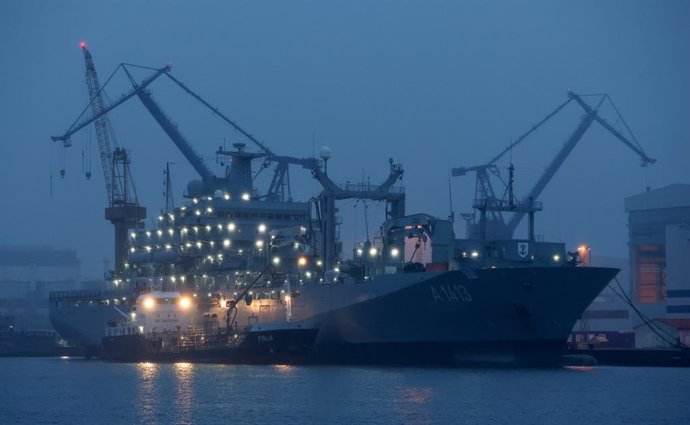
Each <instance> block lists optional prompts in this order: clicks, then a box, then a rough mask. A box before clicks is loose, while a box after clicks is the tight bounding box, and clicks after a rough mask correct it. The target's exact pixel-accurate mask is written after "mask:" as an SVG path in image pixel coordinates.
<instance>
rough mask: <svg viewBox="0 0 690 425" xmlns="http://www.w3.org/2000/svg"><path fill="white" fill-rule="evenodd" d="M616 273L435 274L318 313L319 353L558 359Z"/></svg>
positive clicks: (355, 357)
mask: <svg viewBox="0 0 690 425" xmlns="http://www.w3.org/2000/svg"><path fill="white" fill-rule="evenodd" d="M617 272H618V270H616V269H605V268H590V267H578V268H560V267H559V268H556V267H544V268H507V269H483V270H476V271H475V272H471V273H464V272H461V271H457V272H447V273H441V274H437V275H436V276H433V277H429V278H428V279H425V280H423V281H421V282H419V283H417V284H413V285H410V286H408V287H406V288H404V289H401V290H398V291H394V292H391V293H388V294H385V295H382V296H380V297H376V298H374V299H371V300H367V301H364V302H361V303H356V304H352V305H349V306H346V307H343V308H339V309H336V310H334V311H332V312H328V313H326V314H323V315H321V316H319V317H318V318H317V321H320V322H321V326H320V332H319V336H318V338H317V341H316V345H315V360H316V361H323V362H336V363H369V364H370V363H381V364H432V365H456V364H474V365H511V366H512V365H521V366H531V365H534V366H549V365H557V364H559V363H560V358H561V354H562V349H563V344H564V341H565V340H566V338H567V336H568V334H569V333H570V331H571V329H572V327H573V326H574V324H575V321H576V320H577V319H578V318H579V317H580V315H581V314H582V311H584V309H585V308H586V307H587V305H589V304H590V303H591V301H592V300H593V299H594V298H595V297H596V296H597V295H598V294H599V292H600V291H601V290H602V289H603V288H604V286H606V285H607V284H608V282H609V281H610V280H611V279H612V278H613V277H614V276H615V274H616V273H617Z"/></svg>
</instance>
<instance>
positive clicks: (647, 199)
mask: <svg viewBox="0 0 690 425" xmlns="http://www.w3.org/2000/svg"><path fill="white" fill-rule="evenodd" d="M679 207H690V184H686V183H676V184H672V185H669V186H664V187H660V188H659V189H653V190H648V191H647V192H644V193H640V194H638V195H633V196H628V197H627V198H625V211H626V212H630V211H640V210H657V209H663V208H679Z"/></svg>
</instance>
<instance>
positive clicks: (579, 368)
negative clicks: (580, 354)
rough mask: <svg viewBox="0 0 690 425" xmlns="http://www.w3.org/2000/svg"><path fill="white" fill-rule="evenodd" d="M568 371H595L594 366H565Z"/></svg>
mask: <svg viewBox="0 0 690 425" xmlns="http://www.w3.org/2000/svg"><path fill="white" fill-rule="evenodd" d="M565 368H566V369H568V370H575V371H578V372H591V371H593V370H594V368H593V367H592V366H565Z"/></svg>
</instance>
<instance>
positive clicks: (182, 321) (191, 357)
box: [102, 292, 318, 364]
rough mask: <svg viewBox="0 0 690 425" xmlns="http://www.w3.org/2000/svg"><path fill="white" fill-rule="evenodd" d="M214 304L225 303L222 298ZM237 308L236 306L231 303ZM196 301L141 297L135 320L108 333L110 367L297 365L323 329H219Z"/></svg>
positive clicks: (171, 295) (299, 325) (113, 325)
mask: <svg viewBox="0 0 690 425" xmlns="http://www.w3.org/2000/svg"><path fill="white" fill-rule="evenodd" d="M214 299H216V300H218V303H222V302H223V300H222V298H221V295H220V294H218V295H217V296H216V297H214ZM226 302H227V303H233V302H234V301H226ZM199 307H200V306H199V305H198V304H196V303H195V302H194V300H193V297H190V296H183V295H181V294H180V293H178V292H151V293H148V294H145V295H141V296H140V297H139V298H138V299H137V302H136V304H135V305H134V306H132V311H131V313H130V319H128V320H123V321H120V322H117V323H111V324H110V325H111V326H109V327H107V328H106V330H105V337H104V338H103V350H102V358H103V359H105V360H110V361H124V362H127V361H156V362H176V361H194V362H217V363H245V364H277V363H280V364H295V363H305V362H307V361H309V356H310V354H311V353H312V351H313V347H314V341H315V339H316V334H317V332H318V329H317V328H315V327H314V326H313V325H309V324H306V323H291V322H284V323H280V324H254V325H248V326H246V327H244V328H242V329H239V328H238V327H237V326H235V325H234V324H231V323H230V321H231V317H230V314H231V312H232V310H228V313H227V318H226V320H227V321H228V326H226V327H225V328H224V329H219V328H218V321H217V316H216V314H215V313H206V312H204V310H203V309H200V308H199Z"/></svg>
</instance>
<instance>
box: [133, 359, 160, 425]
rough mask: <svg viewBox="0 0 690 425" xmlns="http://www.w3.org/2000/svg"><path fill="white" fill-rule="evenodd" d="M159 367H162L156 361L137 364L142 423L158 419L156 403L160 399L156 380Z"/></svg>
mask: <svg viewBox="0 0 690 425" xmlns="http://www.w3.org/2000/svg"><path fill="white" fill-rule="evenodd" d="M159 369H160V367H159V366H158V365H157V364H155V363H150V362H142V363H138V364H137V374H138V375H139V396H138V397H137V402H138V403H137V404H138V408H139V415H138V416H139V418H141V422H142V423H151V422H152V421H155V419H156V409H157V406H156V405H157V403H158V399H159V397H158V394H157V392H156V381H157V378H158V372H159Z"/></svg>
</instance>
